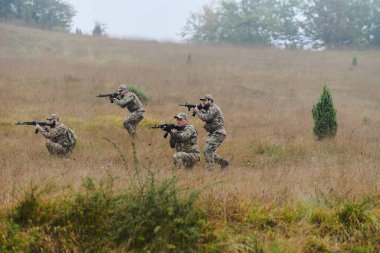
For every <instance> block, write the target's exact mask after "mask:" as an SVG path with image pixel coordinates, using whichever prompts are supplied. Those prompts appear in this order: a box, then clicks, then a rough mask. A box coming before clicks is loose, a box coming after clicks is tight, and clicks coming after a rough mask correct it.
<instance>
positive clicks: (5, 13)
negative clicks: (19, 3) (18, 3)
mask: <svg viewBox="0 0 380 253" xmlns="http://www.w3.org/2000/svg"><path fill="white" fill-rule="evenodd" d="M12 2H14V1H13V0H0V20H6V19H10V18H13V17H14V15H15V13H14V12H13V9H12Z"/></svg>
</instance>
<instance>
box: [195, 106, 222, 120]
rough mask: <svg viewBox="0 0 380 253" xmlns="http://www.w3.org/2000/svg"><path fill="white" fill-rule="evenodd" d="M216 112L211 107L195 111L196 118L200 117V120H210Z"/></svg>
mask: <svg viewBox="0 0 380 253" xmlns="http://www.w3.org/2000/svg"><path fill="white" fill-rule="evenodd" d="M216 113H217V111H216V110H215V109H213V108H212V107H211V108H210V109H208V110H207V111H202V110H201V111H197V115H198V118H200V119H201V120H202V121H209V120H212V119H213V118H214V117H215V114H216Z"/></svg>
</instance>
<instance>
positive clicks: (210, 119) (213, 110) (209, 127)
mask: <svg viewBox="0 0 380 253" xmlns="http://www.w3.org/2000/svg"><path fill="white" fill-rule="evenodd" d="M197 115H198V117H199V118H200V119H201V120H202V121H203V122H206V124H205V125H204V129H206V131H207V132H209V133H214V132H217V133H221V134H224V135H226V134H227V132H226V129H225V128H224V116H223V113H222V110H220V108H219V106H218V105H216V104H211V105H210V108H208V110H207V111H206V110H200V111H198V112H197Z"/></svg>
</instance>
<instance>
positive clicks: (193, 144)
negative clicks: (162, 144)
mask: <svg viewBox="0 0 380 253" xmlns="http://www.w3.org/2000/svg"><path fill="white" fill-rule="evenodd" d="M174 118H175V119H177V126H178V127H179V128H178V129H175V128H174V129H171V130H170V131H169V133H170V139H169V144H170V147H171V148H175V150H176V153H175V154H174V155H173V163H174V166H175V167H176V168H181V167H184V168H185V169H192V168H193V166H194V165H195V164H196V163H198V162H199V161H200V152H199V146H198V143H197V139H198V133H197V130H196V129H195V127H194V126H193V125H190V124H189V123H188V121H187V115H186V114H185V113H183V112H180V113H178V114H177V115H176V116H174Z"/></svg>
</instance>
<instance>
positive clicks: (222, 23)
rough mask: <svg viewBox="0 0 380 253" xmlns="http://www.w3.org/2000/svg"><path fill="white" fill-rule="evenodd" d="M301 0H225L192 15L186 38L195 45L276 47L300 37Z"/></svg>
mask: <svg viewBox="0 0 380 253" xmlns="http://www.w3.org/2000/svg"><path fill="white" fill-rule="evenodd" d="M297 6H298V0H287V1H284V0H242V1H239V2H237V1H221V2H220V3H219V4H218V5H216V6H215V7H214V6H205V7H204V8H203V10H202V12H200V13H192V15H191V16H190V17H189V18H188V19H187V22H186V25H185V27H184V28H183V31H182V37H183V38H184V39H185V40H187V41H194V42H227V43H235V44H265V45H271V44H275V43H276V41H278V40H280V39H281V40H284V41H286V40H291V41H294V40H295V37H296V36H297V35H298V26H299V25H298V23H297V22H298V21H297V19H296V18H295V16H296V15H297V8H296V7H297Z"/></svg>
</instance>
